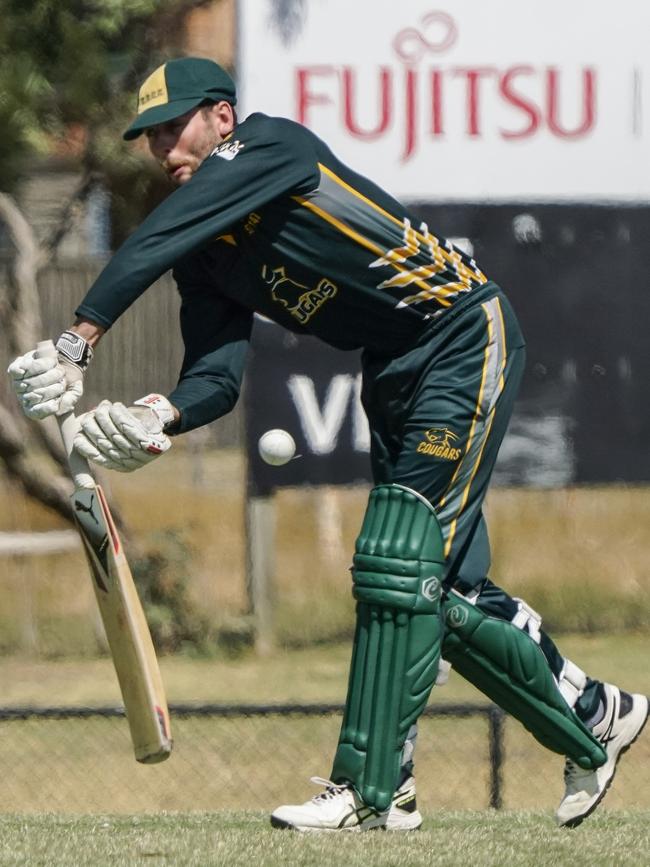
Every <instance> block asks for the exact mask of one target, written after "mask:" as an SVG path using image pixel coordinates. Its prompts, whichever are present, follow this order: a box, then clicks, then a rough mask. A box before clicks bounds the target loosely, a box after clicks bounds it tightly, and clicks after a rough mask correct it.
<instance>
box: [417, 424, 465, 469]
mask: <svg viewBox="0 0 650 867" xmlns="http://www.w3.org/2000/svg"><path fill="white" fill-rule="evenodd" d="M424 437H425V438H424V440H422V442H421V443H419V444H418V447H417V449H416V451H417V452H419V453H420V454H423V455H431V457H433V458H442V459H443V460H446V461H457V460H458V458H459V457H460V452H461V450H460V449H459V448H454V447H453V443H455V442H456V441H457V440H458V439H460V437H459V436H458V434H455V433H454V432H453V430H450V429H449V428H448V427H432V428H429V430H426V431H425V432H424Z"/></svg>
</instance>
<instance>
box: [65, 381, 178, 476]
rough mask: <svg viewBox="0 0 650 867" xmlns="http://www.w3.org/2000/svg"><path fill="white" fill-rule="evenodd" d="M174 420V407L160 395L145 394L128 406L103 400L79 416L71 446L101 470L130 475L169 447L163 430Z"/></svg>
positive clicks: (169, 441) (169, 442)
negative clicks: (77, 430)
mask: <svg viewBox="0 0 650 867" xmlns="http://www.w3.org/2000/svg"><path fill="white" fill-rule="evenodd" d="M173 420H174V410H173V407H172V405H171V403H170V402H169V401H168V400H167V398H166V397H163V396H162V395H161V394H148V395H147V396H146V397H142V398H140V400H136V402H135V403H134V404H133V406H129V407H126V406H124V404H123V403H111V401H110V400H103V401H102V402H101V403H100V404H99V406H97V407H96V408H95V409H93V410H91V411H90V412H87V413H84V415H81V416H79V423H80V429H79V432H78V433H77V435H76V436H75V438H74V447H75V449H76V450H77V451H78V452H79V454H81V455H83V456H84V457H85V458H86V459H87V460H89V461H93V462H94V463H96V464H99V466H101V467H104V469H107V470H117V471H118V472H119V473H130V472H132V471H133V470H137V469H139V468H140V467H143V466H145V464H148V463H150V462H151V461H153V460H155V459H156V458H157V457H159V456H160V455H161V454H163V453H164V452H166V451H167V450H168V449H170V448H171V445H172V444H171V440H170V439H169V437H168V436H166V434H165V433H164V431H163V428H164V427H165V425H166V424H169V423H170V422H172V421H173Z"/></svg>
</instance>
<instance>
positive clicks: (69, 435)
mask: <svg viewBox="0 0 650 867" xmlns="http://www.w3.org/2000/svg"><path fill="white" fill-rule="evenodd" d="M56 354H57V352H56V347H55V346H54V343H53V342H52V341H51V340H40V341H39V342H38V344H37V346H36V356H37V357H38V358H45V357H46V356H50V357H53V356H56ZM56 420H57V422H58V425H59V431H60V432H61V439H62V440H63V448H64V450H65V456H66V458H67V460H68V466H69V467H70V473H71V475H72V480H73V482H74V486H75V488H94V487H95V484H96V482H95V479H94V478H93V475H92V473H91V472H90V467H89V466H88V461H87V460H86V459H85V458H84V457H82V456H81V455H80V454H79V452H77V451H75V448H74V438H75V434H76V433H77V431H78V430H79V420H78V419H77V417H76V416H75V414H74V413H73V412H67V413H65V414H64V415H59V416H57V417H56Z"/></svg>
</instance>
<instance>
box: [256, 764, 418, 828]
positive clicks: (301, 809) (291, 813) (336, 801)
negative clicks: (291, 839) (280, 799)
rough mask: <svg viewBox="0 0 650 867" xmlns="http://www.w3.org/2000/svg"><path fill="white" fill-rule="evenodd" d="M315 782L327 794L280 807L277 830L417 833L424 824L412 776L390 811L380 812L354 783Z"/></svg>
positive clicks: (273, 818)
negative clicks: (367, 804)
mask: <svg viewBox="0 0 650 867" xmlns="http://www.w3.org/2000/svg"><path fill="white" fill-rule="evenodd" d="M311 781H312V783H316V784H317V785H319V786H325V791H324V792H320V793H319V794H318V795H315V796H314V797H313V798H312V799H311V800H310V801H306V802H305V803H304V804H296V805H294V806H290V805H285V806H283V807H278V809H277V810H275V811H274V812H273V813H272V814H271V824H272V825H273V827H274V828H291V829H293V830H295V831H370V830H372V829H373V828H379V829H382V830H385V831H415V830H417V829H418V828H419V827H420V825H421V824H422V816H421V815H420V813H419V811H418V809H417V805H416V801H415V780H414V779H413V777H408V778H407V779H406V780H404V782H403V783H402V785H401V786H400V787H399V789H397V791H396V792H395V794H394V795H393V802H392V804H391V806H390V809H389V810H386V811H385V812H383V813H378V812H377V811H376V810H373V808H372V807H368V806H366V804H364V802H363V801H362V800H361V798H360V797H359V796H358V795H357V793H356V792H355V790H354V788H353V787H352V786H351V785H350V784H344V785H336V784H335V783H332V782H331V781H330V780H323V779H321V778H320V777H312V778H311Z"/></svg>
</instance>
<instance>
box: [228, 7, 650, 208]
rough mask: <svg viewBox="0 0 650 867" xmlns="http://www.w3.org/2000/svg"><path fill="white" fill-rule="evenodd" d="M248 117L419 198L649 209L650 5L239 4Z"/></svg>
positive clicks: (242, 90) (242, 104) (241, 69)
mask: <svg viewBox="0 0 650 867" xmlns="http://www.w3.org/2000/svg"><path fill="white" fill-rule="evenodd" d="M239 19H240V20H239V32H240V45H239V68H238V79H239V88H240V94H241V98H240V107H241V109H242V114H243V116H245V115H246V114H249V113H250V112H252V111H263V112H266V113H267V114H275V115H283V116H285V117H290V118H292V119H294V120H298V121H300V122H301V123H304V124H305V125H306V126H308V127H309V128H310V129H312V130H313V131H314V132H316V133H317V134H318V135H320V136H322V138H324V139H325V140H326V141H327V142H328V144H329V145H330V147H332V149H333V150H334V151H335V153H336V154H337V155H338V156H339V157H340V158H341V159H343V160H344V161H345V162H346V163H348V164H349V165H350V166H351V167H352V168H354V169H356V170H359V171H362V172H363V173H364V174H367V175H368V176H370V177H372V178H373V180H376V181H378V182H379V183H380V184H382V185H383V186H384V187H385V188H387V189H388V190H389V191H390V192H392V193H393V194H395V195H397V196H401V197H403V198H409V199H411V200H415V199H417V200H424V199H429V200H431V199H435V200H438V201H440V200H459V201H477V200H481V199H482V200H490V201H512V200H521V199H525V200H528V201H530V200H539V201H545V200H552V201H558V200H560V201H561V200H574V201H608V200H609V201H611V200H621V201H649V200H650V51H649V50H648V34H650V4H649V3H644V2H641V0H617V2H616V3H615V4H614V5H612V4H611V3H609V2H607V3H606V2H604V0H544V2H540V0H527V2H526V0H523V2H520V3H514V2H512V0H448V2H443V0H405V2H402V3H395V2H394V0H360V2H353V0H239Z"/></svg>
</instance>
